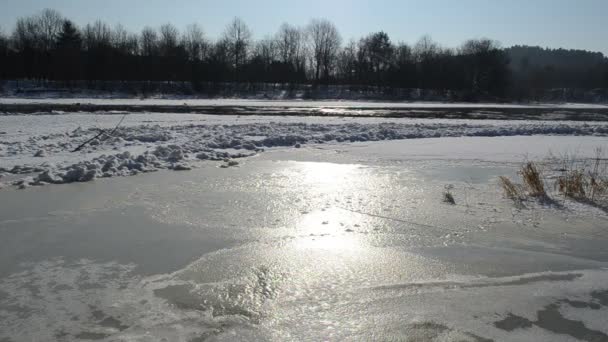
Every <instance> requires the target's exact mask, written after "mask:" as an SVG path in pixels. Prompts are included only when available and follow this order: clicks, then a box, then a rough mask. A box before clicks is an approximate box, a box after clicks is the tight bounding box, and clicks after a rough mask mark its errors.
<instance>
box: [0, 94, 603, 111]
mask: <svg viewBox="0 0 608 342" xmlns="http://www.w3.org/2000/svg"><path fill="white" fill-rule="evenodd" d="M76 103H79V104H92V105H121V106H139V105H152V106H183V105H185V106H198V107H212V106H225V107H284V108H289V107H334V108H345V107H347V108H419V109H424V108H447V109H449V108H495V109H504V108H517V109H525V108H559V109H608V105H605V104H585V103H560V104H552V103H541V104H509V103H507V104H497V103H452V102H450V103H445V102H383V101H336V100H319V101H310V100H246V99H193V98H188V97H185V98H179V97H177V98H144V99H139V98H107V97H102V98H95V97H91V98H87V97H83V98H63V97H56V98H53V97H50V98H49V97H47V96H42V97H31V98H23V97H0V104H64V105H65V104H76Z"/></svg>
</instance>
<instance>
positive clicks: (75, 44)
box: [57, 20, 82, 49]
mask: <svg viewBox="0 0 608 342" xmlns="http://www.w3.org/2000/svg"><path fill="white" fill-rule="evenodd" d="M81 46H82V37H81V36H80V32H78V29H77V28H76V26H75V25H74V24H73V23H72V22H71V21H70V20H66V21H64V22H63V27H62V29H61V32H60V33H59V36H58V37H57V47H58V48H59V49H80V47H81Z"/></svg>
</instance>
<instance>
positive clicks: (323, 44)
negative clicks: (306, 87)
mask: <svg viewBox="0 0 608 342" xmlns="http://www.w3.org/2000/svg"><path fill="white" fill-rule="evenodd" d="M307 31H308V37H309V44H310V47H311V53H312V62H313V67H314V74H315V80H316V81H320V80H321V73H323V79H325V80H328V79H329V77H330V75H331V71H332V69H333V67H334V64H335V61H336V57H337V55H338V51H339V49H340V44H341V43H342V38H341V37H340V33H339V32H338V29H337V28H336V27H335V26H334V24H332V23H331V22H330V21H328V20H326V19H313V20H312V21H311V22H310V24H309V25H308V30H307Z"/></svg>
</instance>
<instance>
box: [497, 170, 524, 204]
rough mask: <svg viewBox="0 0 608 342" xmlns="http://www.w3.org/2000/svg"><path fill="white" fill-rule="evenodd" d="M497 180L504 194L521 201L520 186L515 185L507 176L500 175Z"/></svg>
mask: <svg viewBox="0 0 608 342" xmlns="http://www.w3.org/2000/svg"><path fill="white" fill-rule="evenodd" d="M499 182H500V186H501V187H502V189H503V191H504V193H505V196H507V197H508V198H510V199H512V200H514V201H521V200H522V199H523V196H522V193H521V190H520V188H519V187H518V186H517V185H515V184H514V183H513V182H512V181H511V180H510V179H509V178H508V177H505V176H500V177H499Z"/></svg>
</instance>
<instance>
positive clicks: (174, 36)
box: [159, 24, 179, 57]
mask: <svg viewBox="0 0 608 342" xmlns="http://www.w3.org/2000/svg"><path fill="white" fill-rule="evenodd" d="M178 39H179V31H178V30H177V28H176V27H175V26H173V25H172V24H165V25H163V26H161V27H160V40H159V49H160V54H161V56H165V57H167V56H171V54H172V53H173V52H174V51H175V49H176V48H177V46H178V44H179V40H178Z"/></svg>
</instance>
